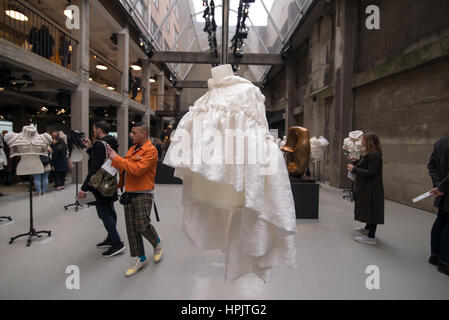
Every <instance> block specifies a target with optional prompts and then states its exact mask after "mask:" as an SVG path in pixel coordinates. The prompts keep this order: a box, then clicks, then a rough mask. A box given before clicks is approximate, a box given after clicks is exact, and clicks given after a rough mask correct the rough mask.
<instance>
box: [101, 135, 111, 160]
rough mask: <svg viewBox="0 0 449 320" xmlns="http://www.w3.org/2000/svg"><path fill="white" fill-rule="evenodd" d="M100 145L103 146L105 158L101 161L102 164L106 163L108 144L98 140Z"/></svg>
mask: <svg viewBox="0 0 449 320" xmlns="http://www.w3.org/2000/svg"><path fill="white" fill-rule="evenodd" d="M99 141H100V142H101V143H102V144H103V146H104V152H105V157H104V161H103V163H104V162H106V161H108V145H109V144H108V143H107V142H106V141H103V140H99Z"/></svg>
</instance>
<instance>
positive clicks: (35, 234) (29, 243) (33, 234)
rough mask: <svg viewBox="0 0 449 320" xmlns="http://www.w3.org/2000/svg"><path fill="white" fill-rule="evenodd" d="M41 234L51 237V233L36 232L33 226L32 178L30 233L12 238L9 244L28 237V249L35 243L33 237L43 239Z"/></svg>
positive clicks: (31, 188)
mask: <svg viewBox="0 0 449 320" xmlns="http://www.w3.org/2000/svg"><path fill="white" fill-rule="evenodd" d="M41 233H47V234H48V236H49V237H51V231H36V230H35V229H34V224H33V178H32V176H30V231H29V232H28V233H24V234H20V235H18V236H15V237H14V238H11V241H9V244H12V243H13V242H14V240H16V239H18V238H21V237H26V236H28V240H27V247H29V246H30V245H31V241H33V237H37V238H42V236H40V235H39V234H41Z"/></svg>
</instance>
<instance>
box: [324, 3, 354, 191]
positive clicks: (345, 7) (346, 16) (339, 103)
mask: <svg viewBox="0 0 449 320" xmlns="http://www.w3.org/2000/svg"><path fill="white" fill-rule="evenodd" d="M335 23H336V26H335V33H336V34H335V69H334V70H335V75H334V88H335V89H334V93H335V95H334V104H335V105H334V117H333V123H331V126H333V130H331V137H330V150H329V151H330V159H329V160H330V165H331V168H332V169H331V171H330V184H331V185H332V186H334V187H339V188H342V187H347V186H350V180H349V179H348V178H347V174H348V171H347V168H346V165H347V164H348V161H347V159H346V157H345V156H344V153H343V149H342V145H343V140H344V138H345V137H347V136H348V133H349V132H350V131H351V130H352V129H353V114H354V94H353V91H352V84H353V76H354V55H355V41H356V40H355V39H356V32H357V30H356V27H355V26H357V4H356V1H352V0H340V1H337V4H336V19H335Z"/></svg>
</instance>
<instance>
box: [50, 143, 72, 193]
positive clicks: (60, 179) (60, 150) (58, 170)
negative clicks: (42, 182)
mask: <svg viewBox="0 0 449 320" xmlns="http://www.w3.org/2000/svg"><path fill="white" fill-rule="evenodd" d="M52 149H53V153H52V157H51V163H52V167H53V169H54V172H55V189H56V190H57V191H59V190H63V189H64V184H65V177H66V174H67V171H69V166H68V163H67V144H66V143H65V142H64V140H62V138H60V137H53V148H52Z"/></svg>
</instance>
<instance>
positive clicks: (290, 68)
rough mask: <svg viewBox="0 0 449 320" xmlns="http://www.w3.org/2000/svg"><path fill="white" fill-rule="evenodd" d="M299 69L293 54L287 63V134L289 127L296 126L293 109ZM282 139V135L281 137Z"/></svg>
mask: <svg viewBox="0 0 449 320" xmlns="http://www.w3.org/2000/svg"><path fill="white" fill-rule="evenodd" d="M297 72H298V70H295V63H294V61H293V57H292V56H291V55H289V56H288V58H287V60H286V63H285V77H286V79H285V80H286V81H285V84H286V86H285V91H286V93H285V95H286V98H287V106H286V107H287V108H286V110H285V135H287V133H288V129H289V128H291V127H293V126H295V125H296V123H295V118H294V116H293V110H294V109H295V107H296V106H295V98H294V94H295V77H296V73H297ZM280 138H281V139H282V137H280Z"/></svg>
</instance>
